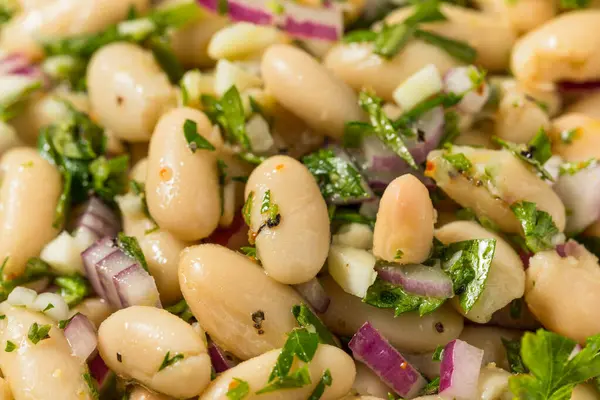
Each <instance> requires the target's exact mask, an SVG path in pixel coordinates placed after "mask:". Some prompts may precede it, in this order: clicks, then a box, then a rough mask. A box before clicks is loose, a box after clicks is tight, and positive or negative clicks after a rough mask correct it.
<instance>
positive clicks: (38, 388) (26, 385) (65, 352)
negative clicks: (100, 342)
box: [0, 307, 92, 400]
mask: <svg viewBox="0 0 600 400" xmlns="http://www.w3.org/2000/svg"><path fill="white" fill-rule="evenodd" d="M3 313H4V314H5V315H6V318H4V319H3V320H2V321H0V343H1V344H2V346H3V347H5V345H6V343H7V341H9V340H10V341H11V342H12V343H14V344H15V345H16V346H17V349H15V350H14V351H12V352H7V351H1V352H0V368H2V373H3V374H4V377H5V379H6V380H7V381H8V384H9V385H10V390H11V392H12V394H13V396H14V397H15V398H16V399H36V400H54V399H64V400H85V399H89V400H91V399H92V396H91V394H90V391H89V388H88V385H87V384H86V382H85V380H84V377H83V374H84V373H86V372H87V366H86V365H85V363H83V362H82V361H81V360H80V359H79V358H78V357H75V356H73V355H71V347H70V346H69V343H68V342H67V339H65V337H64V335H63V332H62V330H60V329H58V328H57V327H56V326H55V325H54V321H53V320H52V319H51V318H49V317H47V316H45V315H43V314H42V313H39V312H34V311H30V310H28V309H26V308H22V307H8V308H4V310H3ZM33 323H37V324H38V325H39V326H41V325H46V324H50V325H52V327H51V329H50V332H49V335H50V337H49V338H47V339H43V340H41V341H39V342H38V343H37V344H34V343H33V342H31V340H30V339H28V332H29V329H30V328H31V326H32V325H33Z"/></svg>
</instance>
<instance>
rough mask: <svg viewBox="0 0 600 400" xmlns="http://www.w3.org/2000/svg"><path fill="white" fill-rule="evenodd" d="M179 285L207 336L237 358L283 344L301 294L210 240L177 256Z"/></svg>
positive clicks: (254, 354) (292, 324) (290, 328)
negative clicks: (179, 256) (208, 242)
mask: <svg viewBox="0 0 600 400" xmlns="http://www.w3.org/2000/svg"><path fill="white" fill-rule="evenodd" d="M179 282H180V285H181V291H182V293H183V296H184V298H185V300H186V301H187V303H188V305H189V306H190V308H191V310H192V313H193V314H194V316H195V317H196V319H197V320H198V322H200V325H201V326H202V327H203V328H204V329H205V330H206V332H207V333H208V334H209V335H210V337H211V338H212V339H213V340H214V341H215V342H216V343H217V344H218V345H219V346H221V347H223V348H224V349H225V350H227V351H230V352H231V353H233V354H234V355H235V356H237V357H239V358H241V359H244V360H246V359H249V358H252V357H256V356H258V355H260V354H262V353H264V352H265V351H269V350H272V349H276V348H278V347H281V346H283V344H284V343H285V340H286V333H287V332H289V331H290V330H292V329H293V328H294V327H295V326H296V321H295V320H294V317H293V316H292V313H291V309H292V306H294V305H296V304H300V303H301V302H302V301H303V300H302V299H301V298H300V296H299V295H298V294H297V293H296V292H295V291H294V290H293V289H292V288H290V287H289V286H287V285H283V284H281V283H278V282H276V281H274V280H272V279H271V278H269V277H268V276H267V275H266V274H265V273H264V271H263V270H262V268H260V267H259V266H258V265H257V264H255V263H254V262H252V261H251V260H250V259H249V258H247V257H245V256H243V255H242V254H239V253H236V252H234V251H231V250H229V249H227V248H225V247H222V246H218V245H214V244H202V245H199V246H193V247H188V248H187V249H186V250H184V251H183V253H182V254H181V258H180V260H179Z"/></svg>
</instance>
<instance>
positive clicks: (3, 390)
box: [0, 378, 14, 400]
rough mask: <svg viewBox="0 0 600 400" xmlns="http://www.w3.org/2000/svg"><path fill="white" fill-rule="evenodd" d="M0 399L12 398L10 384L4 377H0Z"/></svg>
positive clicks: (11, 399)
mask: <svg viewBox="0 0 600 400" xmlns="http://www.w3.org/2000/svg"><path fill="white" fill-rule="evenodd" d="M0 399H1V400H14V397H13V395H12V392H11V391H10V385H9V384H8V382H7V381H6V379H4V378H0Z"/></svg>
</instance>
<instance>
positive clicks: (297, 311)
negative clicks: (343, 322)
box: [292, 304, 339, 347]
mask: <svg viewBox="0 0 600 400" xmlns="http://www.w3.org/2000/svg"><path fill="white" fill-rule="evenodd" d="M292 315H294V318H296V321H297V322H298V325H300V326H301V327H303V328H307V329H314V330H315V332H316V333H317V335H319V342H320V343H324V344H329V345H331V346H338V344H337V342H336V341H335V339H334V337H333V335H332V334H331V332H329V329H327V327H326V326H325V325H323V323H322V322H321V320H320V319H319V318H318V317H317V316H316V315H315V314H314V313H313V312H312V311H311V310H310V308H308V307H307V306H306V305H305V304H296V305H295V306H293V307H292ZM338 347H339V346H338Z"/></svg>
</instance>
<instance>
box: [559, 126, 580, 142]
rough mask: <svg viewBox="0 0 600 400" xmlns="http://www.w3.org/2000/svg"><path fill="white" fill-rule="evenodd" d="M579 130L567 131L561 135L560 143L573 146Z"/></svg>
mask: <svg viewBox="0 0 600 400" xmlns="http://www.w3.org/2000/svg"><path fill="white" fill-rule="evenodd" d="M578 131H579V129H578V128H571V129H565V130H564V131H562V132H561V133H560V141H561V142H563V143H565V144H571V143H572V142H573V139H575V137H576V136H577V132H578Z"/></svg>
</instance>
